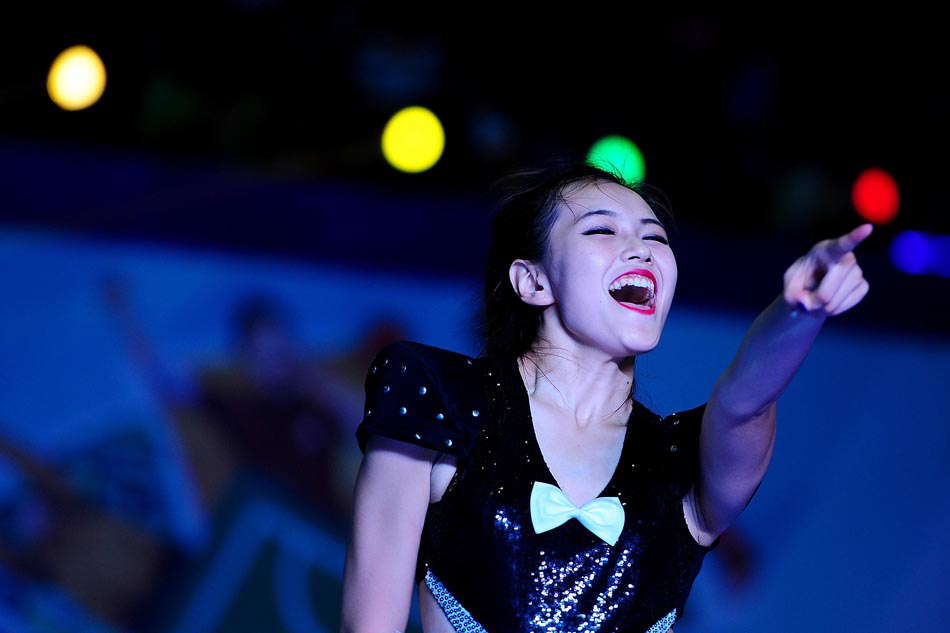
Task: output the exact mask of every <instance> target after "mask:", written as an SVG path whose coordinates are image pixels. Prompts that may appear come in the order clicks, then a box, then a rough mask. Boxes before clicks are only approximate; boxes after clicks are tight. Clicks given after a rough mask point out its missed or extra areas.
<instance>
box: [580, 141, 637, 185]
mask: <svg viewBox="0 0 950 633" xmlns="http://www.w3.org/2000/svg"><path fill="white" fill-rule="evenodd" d="M587 162H588V163H590V164H591V165H593V166H595V167H598V168H600V169H603V170H604V171H608V172H612V173H615V174H618V175H619V176H621V177H622V178H623V179H624V180H625V181H626V182H629V183H634V182H640V181H641V180H643V176H644V175H645V174H646V163H645V162H644V160H643V153H642V152H641V151H640V148H639V147H637V146H636V145H635V144H634V143H633V141H631V140H630V139H628V138H627V137H625V136H619V135H612V136H605V137H604V138H602V139H600V140H599V141H597V142H596V143H594V145H593V146H592V147H591V148H590V151H589V152H587Z"/></svg>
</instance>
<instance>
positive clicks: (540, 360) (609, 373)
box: [518, 343, 635, 426]
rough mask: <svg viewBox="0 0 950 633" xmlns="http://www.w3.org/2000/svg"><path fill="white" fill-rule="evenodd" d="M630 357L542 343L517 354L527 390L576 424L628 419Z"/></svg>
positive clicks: (632, 361)
mask: <svg viewBox="0 0 950 633" xmlns="http://www.w3.org/2000/svg"><path fill="white" fill-rule="evenodd" d="M634 360H635V357H634V356H628V357H625V358H619V359H617V358H610V357H609V356H607V355H606V354H604V353H603V352H601V351H600V350H595V349H591V348H589V347H583V346H564V347H562V346H545V345H544V344H543V343H542V344H541V345H539V346H537V347H536V351H532V352H529V353H528V354H525V355H524V356H522V357H521V358H519V359H518V367H519V368H520V370H521V376H522V378H523V379H524V382H525V388H526V390H527V392H528V395H529V396H530V397H531V398H533V399H534V400H536V401H538V402H540V403H542V404H544V405H545V406H549V407H551V408H553V409H555V410H558V411H561V412H563V413H565V414H566V415H569V416H571V417H572V418H573V420H574V421H575V423H576V424H577V425H578V426H588V425H590V424H616V423H617V422H618V421H619V422H620V423H623V422H625V421H626V419H627V417H628V415H629V412H630V406H632V403H630V402H629V400H630V392H631V389H632V387H633V378H634Z"/></svg>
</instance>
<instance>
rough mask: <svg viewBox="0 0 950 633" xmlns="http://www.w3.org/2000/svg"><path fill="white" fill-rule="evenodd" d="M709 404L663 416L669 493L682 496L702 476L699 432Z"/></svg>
mask: <svg viewBox="0 0 950 633" xmlns="http://www.w3.org/2000/svg"><path fill="white" fill-rule="evenodd" d="M705 412H706V403H705V402H704V403H703V404H701V405H699V406H697V407H693V408H692V409H687V410H685V411H679V412H677V413H671V414H670V415H668V416H666V418H664V419H663V422H662V424H661V428H662V429H663V433H662V438H663V439H662V444H661V446H660V447H659V450H660V452H661V453H665V454H666V459H667V461H668V468H669V473H670V484H671V485H670V488H671V490H670V492H671V494H672V496H673V497H675V498H677V499H679V498H682V497H683V495H685V494H686V493H687V492H689V489H690V487H692V485H693V484H694V483H696V482H697V481H698V479H699V434H700V431H701V430H702V425H703V414H704V413H705Z"/></svg>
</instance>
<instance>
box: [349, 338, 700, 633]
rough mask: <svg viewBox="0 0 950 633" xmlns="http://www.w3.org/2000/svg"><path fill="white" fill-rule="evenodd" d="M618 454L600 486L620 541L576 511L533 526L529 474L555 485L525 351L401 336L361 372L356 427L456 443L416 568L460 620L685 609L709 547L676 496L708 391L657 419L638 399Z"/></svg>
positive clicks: (640, 616)
mask: <svg viewBox="0 0 950 633" xmlns="http://www.w3.org/2000/svg"><path fill="white" fill-rule="evenodd" d="M633 404H634V406H633V410H632V412H631V414H630V418H629V420H628V423H627V430H626V434H625V439H624V444H623V447H622V452H621V457H620V462H619V464H618V466H617V469H616V471H615V472H614V474H613V476H612V477H611V479H610V481H609V482H608V483H607V486H606V487H605V489H604V490H603V492H601V493H600V494H599V495H598V497H617V498H618V499H619V500H620V503H621V504H622V506H623V515H624V520H623V529H622V531H621V532H620V537H619V539H618V540H617V541H616V543H615V544H614V545H610V544H608V543H607V542H605V540H603V539H601V538H600V537H598V536H596V535H595V534H594V533H593V532H592V531H591V530H589V529H587V528H586V527H585V526H584V525H582V524H581V523H580V521H578V520H577V519H574V518H571V519H569V520H567V521H566V522H565V523H563V524H562V525H560V526H559V527H556V528H554V529H550V530H548V531H545V532H542V533H540V534H537V533H535V531H534V527H533V524H532V518H531V513H530V508H529V499H530V497H531V491H532V486H533V485H534V482H536V481H538V482H543V483H546V484H551V485H554V486H557V482H556V481H555V480H554V477H553V476H552V475H551V473H550V472H549V470H548V468H547V466H546V464H545V462H544V458H543V456H542V454H541V449H540V447H539V446H538V443H537V439H536V436H535V433H534V428H533V423H532V421H531V412H530V406H529V403H528V394H527V391H526V389H525V386H524V382H523V380H522V379H521V376H520V373H519V371H518V367H517V362H516V361H515V360H514V359H512V360H510V361H498V360H492V359H481V358H479V359H474V358H469V357H467V356H463V355H461V354H457V353H455V352H450V351H447V350H443V349H440V348H436V347H431V346H428V345H423V344H420V343H414V342H410V341H400V342H398V343H394V344H392V345H389V346H387V347H386V348H384V349H383V350H382V351H381V352H380V353H379V354H378V355H377V357H376V358H375V360H374V361H373V363H372V365H371V367H370V369H369V373H368V374H367V379H366V408H365V411H364V414H365V415H364V418H363V420H362V422H361V423H360V425H359V427H358V429H357V431H356V436H357V439H358V441H359V444H360V448H361V449H363V450H365V446H366V441H367V439H368V437H369V435H370V434H379V435H383V436H386V437H389V438H392V439H396V440H401V441H405V442H410V443H413V444H417V445H421V446H425V447H427V448H431V449H434V450H436V451H441V452H445V453H449V454H451V455H454V456H455V457H456V458H457V470H456V474H455V476H454V478H453V479H452V481H451V483H450V484H449V486H448V488H447V489H446V491H445V493H444V495H443V496H442V499H441V500H440V501H438V502H437V503H433V504H431V505H430V506H429V509H428V512H427V514H426V520H425V526H424V528H423V533H422V541H421V545H420V551H419V559H418V567H417V581H422V580H425V582H426V585H427V586H428V587H429V589H430V590H431V591H432V593H433V595H434V596H435V598H436V600H437V601H438V602H439V604H440V606H441V607H442V609H443V611H444V612H445V614H446V616H447V618H448V620H449V622H451V624H452V625H453V627H454V628H455V630H456V631H458V632H460V633H461V632H463V631H465V632H469V631H471V632H483V631H487V632H488V633H509V632H510V633H515V632H518V633H534V632H538V633H540V632H545V633H555V632H557V633H560V632H571V633H574V632H579V631H591V632H613V631H618V632H619V631H624V632H628V631H629V632H634V633H641V632H649V633H662V632H664V631H666V630H668V629H669V627H670V626H672V625H673V624H674V622H675V621H677V620H678V619H679V618H680V617H682V614H683V608H684V604H685V602H686V598H687V596H688V595H689V591H690V587H691V586H692V583H693V580H694V579H695V577H696V575H697V574H698V573H699V569H700V566H701V565H702V562H703V557H704V556H705V555H706V553H708V552H709V551H710V550H711V549H712V548H714V547H715V546H716V545H717V544H718V540H717V542H716V543H714V544H713V545H712V546H711V547H703V546H701V545H699V544H698V543H696V541H695V540H694V539H693V537H692V535H691V534H690V533H689V530H688V528H687V527H686V521H685V518H684V515H683V507H682V498H683V496H684V495H685V494H686V492H687V491H688V490H689V487H690V486H691V485H692V482H693V481H694V480H695V478H696V476H697V473H698V459H697V457H698V441H699V428H700V424H701V421H702V414H703V411H704V409H705V404H703V405H700V406H698V407H696V408H693V409H689V410H686V411H683V412H680V413H674V414H671V415H669V416H666V417H665V418H661V417H660V416H658V415H656V414H655V413H653V412H652V411H650V410H649V409H648V408H647V407H645V406H644V405H643V404H641V403H639V402H637V401H636V400H634V403H633Z"/></svg>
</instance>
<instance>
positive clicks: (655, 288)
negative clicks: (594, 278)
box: [608, 268, 660, 314]
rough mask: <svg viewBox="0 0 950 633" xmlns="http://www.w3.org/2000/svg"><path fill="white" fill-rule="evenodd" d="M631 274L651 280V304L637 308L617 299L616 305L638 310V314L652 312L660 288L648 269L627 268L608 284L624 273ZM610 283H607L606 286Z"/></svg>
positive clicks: (654, 310) (654, 308)
mask: <svg viewBox="0 0 950 633" xmlns="http://www.w3.org/2000/svg"><path fill="white" fill-rule="evenodd" d="M632 274H637V275H643V276H644V277H646V278H648V279H649V280H650V281H652V282H653V305H652V306H650V307H649V308H637V307H634V306H633V305H630V304H626V303H621V302H619V301H617V305H619V306H620V307H622V308H626V309H627V310H633V311H634V312H639V313H640V314H653V313H654V312H656V296H657V294H658V292H659V290H660V285H659V284H658V283H656V277H654V276H653V273H651V272H650V271H649V270H647V269H645V268H636V269H634V270H628V271H626V272H623V273H621V274H619V275H617V276H616V277H614V279H613V281H611V282H610V284H612V283H614V281H617V280H618V279H620V278H621V277H623V276H624V275H632ZM610 284H608V286H609V285H610ZM611 298H612V297H611ZM614 301H616V299H614Z"/></svg>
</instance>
